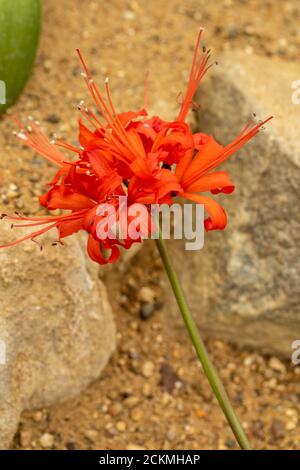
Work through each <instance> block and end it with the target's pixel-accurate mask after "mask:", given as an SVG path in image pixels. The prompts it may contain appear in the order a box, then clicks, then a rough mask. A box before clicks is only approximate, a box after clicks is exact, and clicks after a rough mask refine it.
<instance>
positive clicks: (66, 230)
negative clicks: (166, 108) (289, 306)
mask: <svg viewBox="0 0 300 470" xmlns="http://www.w3.org/2000/svg"><path fill="white" fill-rule="evenodd" d="M201 35H202V30H201V31H200V32H199V35H198V39H197V43H196V47H195V52H194V56H193V61H192V66H191V71H190V77H189V82H188V86H187V90H186V93H185V95H184V97H183V100H182V104H181V107H180V110H179V113H178V116H177V117H176V119H175V120H174V121H171V122H169V121H164V120H162V119H161V118H160V117H157V116H154V117H149V116H148V112H147V109H146V106H144V107H143V108H142V109H140V110H138V111H128V112H124V113H121V114H120V113H117V111H116V110H115V107H114V105H113V102H112V99H111V95H110V91H109V86H108V80H106V81H105V93H104V95H103V94H102V93H100V91H99V88H98V87H97V85H96V84H95V82H94V80H93V78H92V76H91V74H90V71H89V69H88V67H87V65H86V64H85V61H84V59H83V57H82V55H81V53H80V51H78V55H79V59H80V61H81V64H82V67H83V72H82V75H83V77H84V80H85V83H86V86H87V88H88V91H89V93H90V95H91V97H92V99H93V101H94V104H95V105H96V108H97V112H94V111H93V110H92V109H91V108H88V107H86V106H85V105H84V103H80V105H79V106H78V109H79V112H80V113H81V115H82V116H81V119H79V138H78V140H79V145H78V147H74V146H72V145H69V144H66V143H64V142H61V141H50V140H49V139H48V137H47V136H46V135H45V134H44V133H43V132H42V131H41V129H40V127H39V126H38V125H36V124H35V123H33V122H31V123H30V126H28V127H25V126H24V125H22V124H20V132H18V133H17V136H18V137H19V138H20V139H22V141H23V143H24V144H26V145H28V146H29V147H31V148H32V149H33V150H35V151H36V152H37V153H39V154H40V155H42V156H43V157H44V158H46V159H48V160H49V161H51V162H52V163H53V164H54V165H56V166H57V172H56V174H55V176H54V178H53V180H52V181H51V182H50V183H49V189H48V191H47V192H46V193H45V194H43V195H41V196H40V204H41V205H42V206H44V207H45V208H46V209H48V210H49V211H50V212H51V211H52V210H56V209H60V210H62V211H67V212H66V213H65V212H64V213H63V214H61V215H58V216H56V215H53V216H47V217H24V216H22V215H13V216H7V217H8V218H9V219H10V220H12V221H13V223H14V224H15V225H16V226H19V227H35V228H36V231H33V232H32V233H30V234H28V235H25V236H24V237H23V238H21V239H19V240H16V241H14V242H12V243H10V244H8V245H5V246H11V245H15V244H17V243H20V242H22V241H24V240H27V239H32V240H34V239H35V238H36V237H38V236H39V235H42V234H43V233H45V232H47V231H49V230H50V229H52V228H56V229H57V231H58V242H61V240H62V239H63V238H65V237H67V236H69V235H72V234H73V233H75V232H78V231H79V230H84V231H86V232H87V233H88V243H87V250H88V254H89V256H90V257H91V259H93V260H94V261H96V262H98V263H100V264H106V263H111V262H114V261H115V260H116V259H117V258H118V257H119V255H120V247H123V248H125V249H128V248H129V247H130V246H131V245H132V243H134V242H140V241H141V238H142V237H141V236H140V237H138V238H132V237H131V236H130V235H129V234H128V233H125V235H124V234H123V236H122V237H118V236H116V237H110V238H106V239H103V238H99V234H98V231H97V227H99V224H101V223H103V219H104V216H103V215H102V214H99V211H98V208H99V206H100V205H103V204H106V203H108V202H109V203H110V204H112V205H113V206H114V208H115V210H116V213H117V214H118V216H117V217H118V218H119V219H120V220H121V219H122V218H124V214H123V211H122V210H121V208H120V206H119V204H120V202H119V201H120V197H126V198H127V201H128V206H129V207H130V206H133V205H135V204H137V203H140V204H145V205H146V206H148V205H150V204H162V203H167V204H171V203H172V201H173V199H174V197H176V196H181V197H184V198H187V199H189V200H191V201H194V202H196V203H199V204H203V205H204V207H205V210H206V212H207V214H208V217H207V218H206V220H205V228H206V230H215V229H224V228H225V226H226V222H227V217H226V213H225V211H224V209H223V208H222V207H221V206H220V205H219V203H218V202H217V201H216V200H215V199H213V198H212V197H211V196H209V195H203V194H202V193H207V192H210V193H211V194H217V193H220V192H223V193H225V194H229V193H231V192H233V191H234V185H233V183H232V182H231V180H230V177H229V175H228V173H227V172H225V171H219V170H217V171H216V170H215V169H216V167H218V166H219V165H220V164H221V163H223V162H224V161H225V160H226V159H227V158H228V157H229V156H230V155H232V154H233V153H234V152H236V151H237V150H238V149H239V148H241V147H242V146H243V145H244V144H245V143H246V142H247V141H248V140H250V139H251V138H252V137H253V136H254V135H255V134H257V132H258V131H259V129H260V128H261V127H262V126H263V124H264V123H265V122H267V121H268V120H269V119H271V118H269V119H267V120H266V121H265V122H261V123H259V124H255V123H254V122H253V120H250V121H249V123H248V124H247V125H246V127H245V128H244V129H243V130H242V131H241V133H240V134H239V135H238V136H237V137H236V138H235V139H234V140H233V141H232V142H231V143H230V144H228V145H226V146H225V147H223V146H222V145H220V144H219V143H217V142H216V141H215V139H214V138H213V137H212V136H210V135H206V134H203V133H194V134H193V133H192V131H191V128H190V126H189V125H188V124H187V122H186V117H187V114H188V112H189V109H190V107H191V105H192V104H193V98H194V95H195V93H196V91H197V88H198V86H199V83H200V81H201V79H202V77H203V75H204V74H205V73H206V72H207V70H208V69H209V68H210V67H211V65H212V64H211V63H210V51H206V50H204V49H202V48H201V47H200V40H201ZM99 116H100V117H99ZM61 148H65V149H67V150H68V151H70V152H71V153H72V154H73V155H75V158H67V157H66V156H65V154H64V153H63V152H62V151H61V150H60V149H61ZM199 193H200V194H199ZM126 217H127V216H126ZM15 222H18V223H17V224H16V223H15ZM150 227H151V225H150ZM140 228H141V227H140ZM109 229H110V230H112V229H113V228H112V227H109ZM149 230H151V229H149ZM141 233H142V230H141Z"/></svg>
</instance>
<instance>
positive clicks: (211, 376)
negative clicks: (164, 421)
mask: <svg viewBox="0 0 300 470" xmlns="http://www.w3.org/2000/svg"><path fill="white" fill-rule="evenodd" d="M156 245H157V248H158V251H159V254H160V256H161V259H162V262H163V265H164V268H165V270H166V273H167V276H168V278H169V281H170V284H171V287H172V290H173V292H174V295H175V298H176V301H177V304H178V307H179V310H180V313H181V315H182V318H183V321H184V324H185V326H186V329H187V331H188V334H189V336H190V338H191V341H192V343H193V346H194V348H195V351H196V354H197V356H198V359H199V361H200V363H201V365H202V367H203V371H204V373H205V375H206V377H207V380H208V382H209V384H210V386H211V388H212V390H213V392H214V395H215V397H216V398H217V400H218V402H219V405H220V407H221V409H222V411H223V413H224V415H225V417H226V419H227V421H228V423H229V425H230V427H231V429H232V432H233V434H234V435H235V438H236V440H237V442H238V444H239V446H240V448H241V449H243V450H251V447H250V444H249V441H248V438H247V436H246V434H245V431H244V429H243V427H242V425H241V423H240V421H239V419H238V417H237V415H236V413H235V411H234V409H233V407H232V405H231V402H230V399H229V397H228V395H227V392H226V390H225V388H224V385H223V383H222V381H221V379H220V377H219V374H218V372H217V370H216V369H215V367H214V365H213V363H212V362H211V360H210V357H209V355H208V352H207V349H206V347H205V344H204V343H203V341H202V338H201V336H200V334H199V332H198V329H197V326H196V324H195V322H194V320H193V317H192V314H191V311H190V309H189V307H188V305H187V302H186V299H185V296H184V293H183V290H182V288H181V285H180V282H179V279H178V277H177V274H176V272H175V270H174V268H173V265H172V263H171V260H170V257H169V255H168V252H167V249H166V246H165V243H164V240H163V238H162V234H161V232H160V233H159V238H158V239H157V240H156Z"/></svg>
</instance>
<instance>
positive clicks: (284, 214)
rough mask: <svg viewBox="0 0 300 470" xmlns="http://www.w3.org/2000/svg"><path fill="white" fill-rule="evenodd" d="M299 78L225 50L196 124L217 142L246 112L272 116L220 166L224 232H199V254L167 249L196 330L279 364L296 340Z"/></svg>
mask: <svg viewBox="0 0 300 470" xmlns="http://www.w3.org/2000/svg"><path fill="white" fill-rule="evenodd" d="M275 77H276V79H275ZM297 78H299V67H298V66H296V64H295V65H293V64H292V65H289V64H288V63H287V62H285V63H281V62H280V60H276V59H274V58H273V59H272V61H271V60H269V59H266V58H261V57H255V56H254V55H253V56H252V55H251V56H245V53H242V54H239V53H235V52H233V53H230V54H229V55H225V56H224V57H223V58H222V59H221V60H220V62H219V66H218V67H215V68H214V71H213V72H212V74H211V77H210V79H208V78H207V79H205V83H204V85H203V86H202V88H201V90H200V93H199V96H198V100H199V101H200V103H201V110H200V112H199V115H198V127H199V128H200V129H201V130H202V131H204V132H207V133H212V134H213V135H214V136H215V138H216V139H217V140H218V141H219V142H221V143H222V144H226V143H228V142H230V140H232V139H233V138H234V137H235V136H236V135H237V134H238V133H239V131H240V130H241V129H242V127H243V126H244V124H245V122H247V120H248V119H249V117H250V116H251V114H252V113H253V112H255V113H256V114H257V119H265V118H266V117H268V116H270V115H274V116H275V118H274V119H273V120H272V121H271V122H270V123H268V125H267V126H266V130H265V131H263V132H262V133H261V134H260V135H258V136H257V137H255V138H254V139H253V141H252V142H250V143H248V144H247V146H246V147H245V148H244V149H242V150H240V151H239V152H238V153H237V154H236V155H234V156H233V157H231V158H230V160H229V161H227V162H226V164H224V165H223V168H224V169H227V170H228V171H229V173H230V175H231V176H232V180H233V182H234V183H235V184H236V191H235V193H234V194H232V195H230V196H225V195H224V196H222V195H219V196H217V198H218V200H219V202H221V204H222V205H223V206H224V207H225V208H226V210H227V212H228V226H227V229H226V230H225V231H224V232H210V233H208V234H206V236H205V246H204V249H203V250H202V251H200V252H186V251H185V252H184V251H183V250H182V249H181V248H180V249H179V247H178V243H176V242H173V250H174V254H175V255H176V256H174V259H175V261H176V265H177V267H178V269H179V270H180V273H181V275H182V278H183V281H184V285H185V288H186V291H187V294H188V299H189V302H190V304H191V306H192V308H193V311H194V312H195V315H196V316H197V320H198V323H199V325H200V326H201V329H202V330H205V331H206V332H207V333H210V334H212V333H213V334H217V335H219V336H222V337H224V338H228V339H230V340H231V341H234V342H235V343H237V344H239V345H242V346H250V347H253V348H255V349H257V348H260V349H261V350H263V351H265V352H267V353H275V354H278V355H285V356H286V357H290V356H291V352H292V349H291V343H292V342H293V341H294V340H295V339H299V338H300V289H299V279H300V262H299V241H300V213H299V193H300V190H299V188H300V172H299V167H300V147H299V142H300V105H298V106H296V105H293V104H292V99H291V98H292V91H293V90H292V88H291V84H292V82H293V81H294V80H296V79H297ZM177 248H178V249H177Z"/></svg>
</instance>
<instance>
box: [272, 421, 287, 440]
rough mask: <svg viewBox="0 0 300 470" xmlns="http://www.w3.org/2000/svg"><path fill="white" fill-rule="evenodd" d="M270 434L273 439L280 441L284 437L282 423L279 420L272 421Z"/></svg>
mask: <svg viewBox="0 0 300 470" xmlns="http://www.w3.org/2000/svg"><path fill="white" fill-rule="evenodd" d="M271 433H272V436H273V437H274V439H281V438H282V437H284V435H285V432H284V423H283V422H282V421H281V420H279V419H274V420H273V422H272V425H271Z"/></svg>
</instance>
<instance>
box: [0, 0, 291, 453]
mask: <svg viewBox="0 0 300 470" xmlns="http://www.w3.org/2000/svg"><path fill="white" fill-rule="evenodd" d="M43 4H44V26H43V36H42V41H41V45H40V49H39V54H38V58H37V64H36V67H35V70H34V74H33V77H32V79H31V80H30V83H29V84H28V86H27V88H26V90H25V92H24V94H23V96H22V98H21V99H20V101H19V103H18V104H17V106H15V107H14V108H13V109H11V110H10V111H9V113H8V114H7V115H6V116H5V117H4V118H2V119H1V122H0V130H1V132H0V144H1V147H0V148H1V149H2V152H1V153H2V154H1V160H0V177H1V181H4V184H2V185H1V188H0V200H1V205H2V207H3V206H5V207H6V206H7V210H9V209H12V208H17V209H22V211H23V212H24V213H31V214H38V213H42V211H41V209H40V208H39V206H38V202H37V197H36V196H37V195H39V194H40V193H41V191H42V190H43V185H44V184H45V183H46V182H47V181H48V180H49V178H50V177H51V175H52V174H53V171H52V168H51V166H50V165H49V164H48V163H46V162H43V161H42V159H40V158H38V157H36V156H35V155H33V154H32V152H30V151H29V150H28V149H26V148H22V146H21V145H20V144H19V143H16V142H15V140H14V137H13V136H12V134H11V131H12V130H13V129H14V127H15V125H14V122H13V119H12V117H13V116H14V115H17V116H18V117H20V118H23V119H24V118H25V117H26V116H27V115H29V114H30V115H34V117H35V118H36V119H38V120H40V121H41V122H42V123H43V124H45V127H46V128H47V129H48V131H49V132H56V133H57V134H58V135H59V136H60V137H62V138H68V140H69V141H71V142H72V141H75V140H76V133H77V129H76V126H77V118H78V114H77V112H76V109H75V108H76V104H77V103H78V102H79V101H80V100H81V99H85V98H86V93H85V90H84V87H83V83H82V79H81V77H80V76H79V65H78V60H77V57H76V54H75V52H74V50H75V48H76V47H80V48H81V49H82V51H83V52H84V54H85V56H86V59H87V61H88V63H89V64H90V67H91V69H92V70H93V74H94V76H95V79H97V81H98V82H99V84H101V82H103V81H104V79H105V77H106V76H107V75H109V76H110V77H111V88H112V91H113V98H114V101H115V103H116V105H117V107H118V109H120V110H125V109H128V108H136V107H139V106H140V105H141V104H142V100H143V80H144V73H145V71H146V70H149V72H150V78H149V102H150V109H151V110H152V111H154V112H155V113H160V114H162V115H163V116H164V117H166V118H168V117H172V115H173V114H174V113H175V110H176V96H177V94H178V92H179V91H180V90H182V89H183V87H184V83H185V79H186V76H187V72H188V68H189V63H190V60H191V53H192V49H193V44H194V40H195V36H196V34H197V30H198V28H199V26H204V27H205V28H206V36H205V37H206V43H207V45H208V44H209V45H210V46H212V47H213V50H214V54H215V58H216V59H218V57H219V56H220V54H221V52H222V50H223V49H231V48H239V49H242V50H244V52H245V54H246V55H247V57H249V60H251V54H253V53H254V52H255V53H258V54H262V55H268V56H280V57H282V59H283V60H287V61H289V60H292V61H295V60H298V51H299V46H300V30H299V18H300V6H299V2H298V0H291V1H280V2H279V1H278V0H272V1H271V0H269V1H259V0H252V1H243V0H239V1H238V0H224V1H220V2H212V1H207V0H205V1H202V0H189V1H183V0H174V1H166V0H152V1H151V2H148V1H142V0H141V1H137V0H133V1H122V0H111V1H109V2H105V1H101V0H99V1H97V0H80V1H79V0H61V1H60V2H57V1H55V0H44V2H43ZM279 5H280V7H279ZM139 256H144V258H145V257H146V256H147V257H149V259H147V258H146V259H143V266H149V268H147V267H146V268H144V269H143V270H141V268H139V265H138V263H134V264H133V266H132V268H131V271H130V272H129V273H127V275H126V277H125V279H124V281H123V285H122V294H121V295H119V296H118V297H116V295H115V292H111V298H112V301H113V303H114V307H115V311H116V321H117V325H118V331H119V342H118V350H117V351H116V353H115V355H114V357H113V358H112V360H111V361H110V364H109V366H108V367H107V368H106V370H105V372H104V374H103V376H102V377H101V378H100V379H99V380H98V381H97V382H96V383H94V384H93V385H91V386H90V387H89V388H88V389H87V390H86V391H85V392H84V393H83V394H82V395H81V396H79V397H78V398H77V399H76V400H73V401H70V402H67V403H64V404H61V405H56V406H53V407H51V408H48V409H43V410H37V411H35V412H27V413H24V415H23V417H22V422H21V424H20V428H19V431H18V433H17V435H16V437H15V441H14V447H15V448H22V449H24V448H34V449H39V448H42V447H43V446H44V447H47V445H48V446H50V447H52V448H57V449H73V448H76V449H85V448H91V449H96V448H104V449H122V448H127V449H133V448H145V449H156V448H164V449H170V448H171V449H182V448H186V449H199V448H201V449H209V448H218V449H231V448H236V446H235V443H234V440H233V437H232V434H231V432H230V430H228V428H227V426H226V424H225V422H224V420H223V418H222V416H221V413H220V411H219V409H218V407H217V404H216V403H215V401H214V400H213V399H212V398H211V393H210V390H209V387H208V385H207V383H206V380H205V377H204V376H203V374H202V372H201V370H200V368H199V366H198V365H197V361H196V360H195V357H194V353H193V351H192V349H191V347H190V345H189V342H188V339H187V337H186V334H185V332H184V329H183V327H182V326H181V323H180V321H178V324H175V325H172V327H171V328H170V326H169V324H168V317H167V309H165V308H164V305H166V302H167V299H166V298H164V294H163V293H164V292H165V289H164V286H165V283H166V281H165V278H164V276H163V273H162V271H161V266H160V263H159V262H156V261H154V260H153V255H152V254H151V251H150V252H149V251H147V255H146V254H145V255H139ZM147 261H149V263H147ZM143 286H147V287H149V288H151V289H152V290H153V296H154V297H155V298H154V300H153V308H152V311H151V312H150V313H149V309H148V312H146V313H145V309H143V305H142V304H141V301H140V300H139V299H138V292H139V289H140V287H143ZM148 294H149V292H148ZM161 299H163V300H161ZM159 304H164V305H159ZM160 307H161V308H160ZM150 310H151V309H150ZM147 313H148V316H147V315H146V314H147ZM145 316H147V319H145V318H144V317H145ZM141 317H143V318H141ZM208 347H209V349H210V351H211V353H212V355H213V357H214V360H215V362H216V364H217V366H218V368H219V370H220V371H221V374H222V377H223V379H224V381H225V383H226V385H227V387H228V390H229V392H230V395H231V397H232V399H233V401H234V404H235V405H236V407H237V411H238V413H239V415H240V416H241V417H242V420H243V422H244V425H245V427H246V428H247V430H248V432H249V435H250V438H251V441H252V443H253V446H254V447H256V448H289V449H296V448H299V444H300V431H299V427H298V426H297V425H298V416H299V411H300V407H299V397H300V384H299V368H298V369H297V368H292V367H291V366H290V365H289V364H284V363H281V362H278V361H276V359H274V358H266V357H261V356H259V355H257V354H255V353H250V352H247V351H242V352H241V351H236V350H235V349H234V348H233V347H231V346H230V345H228V344H225V343H223V342H221V341H218V340H213V339H212V340H211V341H210V342H209V344H208ZM45 433H46V437H45ZM45 443H46V444H45ZM47 443H48V444H47Z"/></svg>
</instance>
